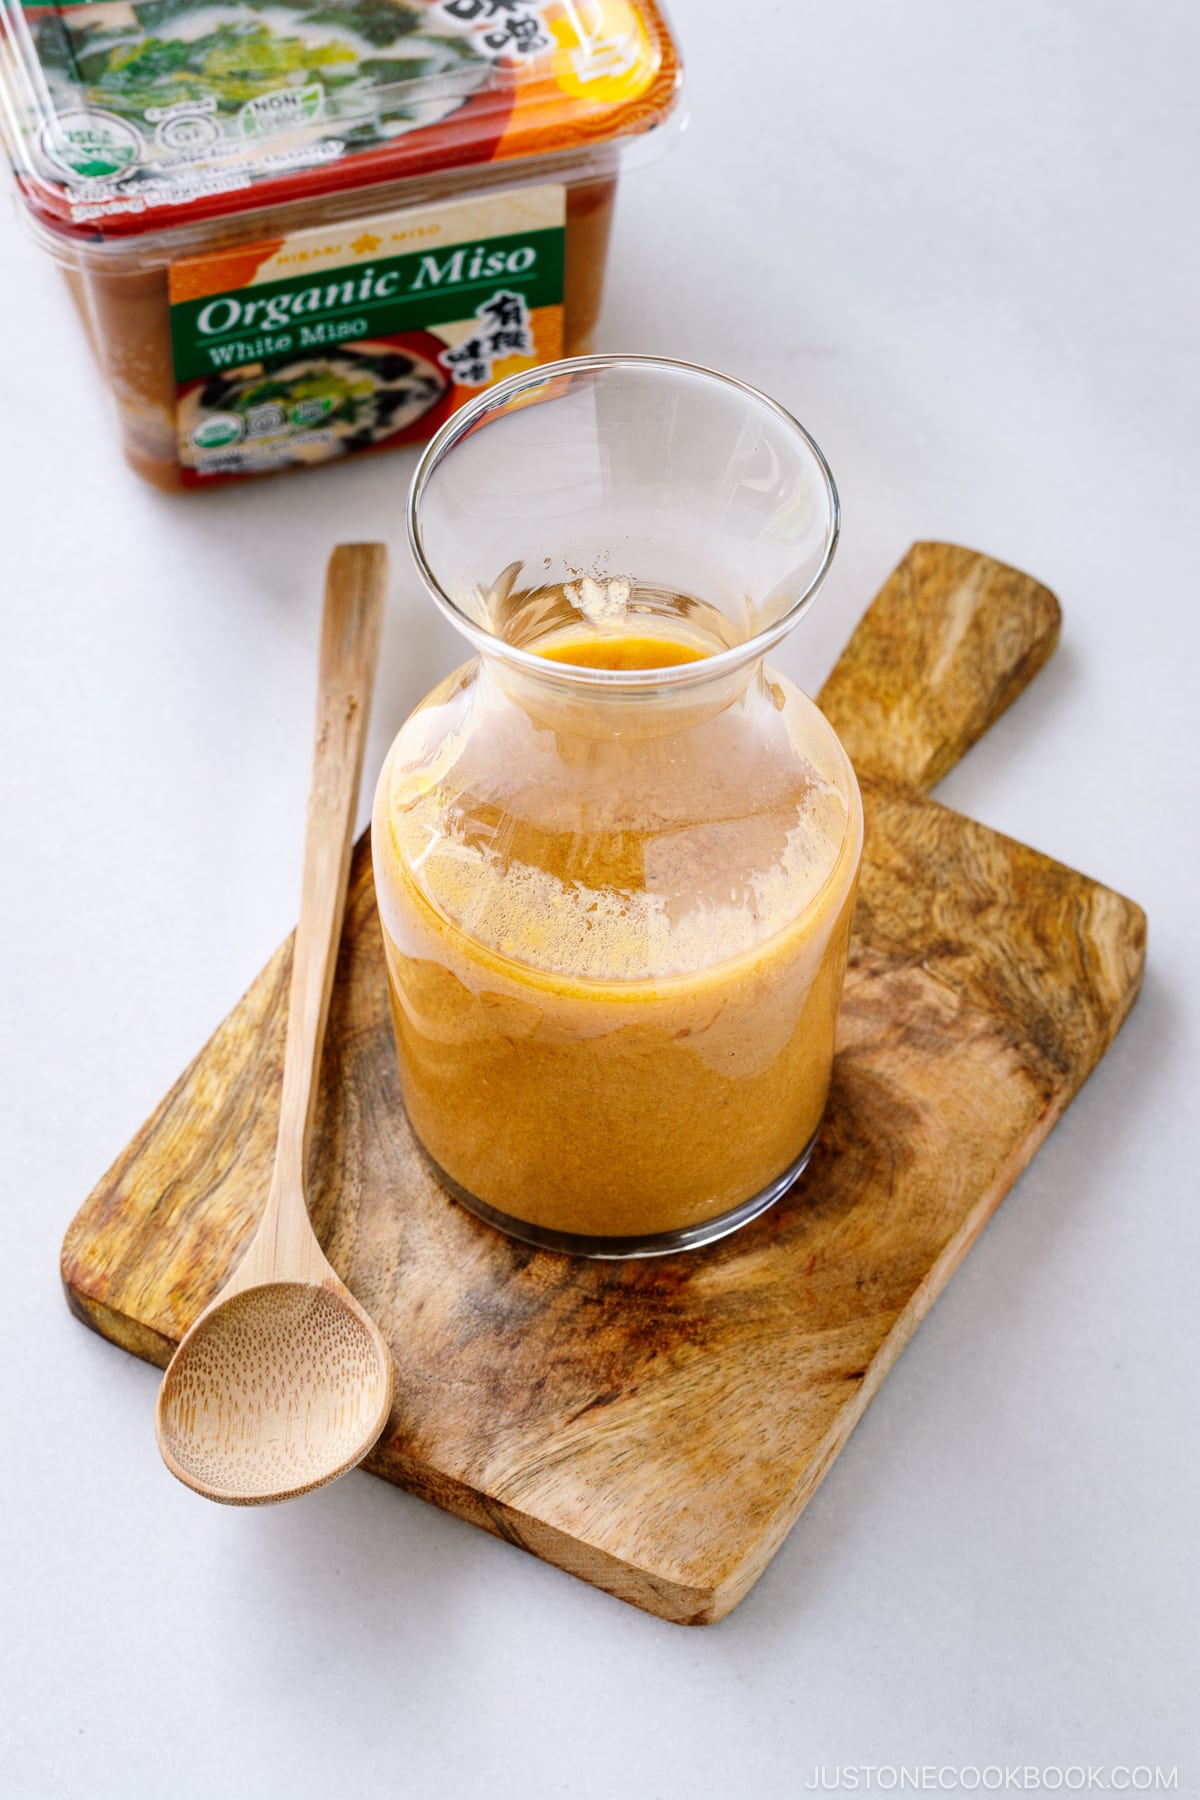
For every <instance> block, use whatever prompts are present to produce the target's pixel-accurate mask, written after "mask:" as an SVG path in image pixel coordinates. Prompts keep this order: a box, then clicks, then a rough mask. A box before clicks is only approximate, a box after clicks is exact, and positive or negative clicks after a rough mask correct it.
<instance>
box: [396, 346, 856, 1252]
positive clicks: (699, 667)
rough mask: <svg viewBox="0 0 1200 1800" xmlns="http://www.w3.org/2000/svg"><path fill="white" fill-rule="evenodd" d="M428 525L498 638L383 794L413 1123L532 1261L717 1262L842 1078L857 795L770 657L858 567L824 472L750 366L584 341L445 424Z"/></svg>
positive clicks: (449, 688) (815, 1125)
mask: <svg viewBox="0 0 1200 1800" xmlns="http://www.w3.org/2000/svg"><path fill="white" fill-rule="evenodd" d="M409 529H410V536H411V541H412V547H413V551H414V554H415V557H416V560H417V564H418V567H419V569H420V572H421V575H422V578H423V580H424V582H425V584H426V586H427V587H428V588H429V591H430V593H431V594H432V596H433V598H434V599H435V601H436V602H437V603H438V605H439V606H440V607H441V608H442V610H443V612H445V613H446V615H447V616H448V617H449V619H450V620H451V622H452V623H453V624H454V625H455V626H456V627H457V628H458V629H459V631H461V632H462V634H463V635H464V636H465V637H466V638H467V639H468V641H469V642H470V643H471V645H472V647H473V648H474V650H475V652H476V654H475V657H474V659H473V660H472V661H471V662H469V663H467V664H466V665H465V666H464V667H463V668H460V669H458V670H457V671H456V672H455V673H454V674H452V675H450V676H448V677H447V679H446V680H445V681H443V682H442V683H441V684H440V686H438V687H437V688H435V689H434V691H433V692H432V693H431V694H430V695H429V696H428V698H427V699H426V700H425V701H423V702H422V704H421V705H420V706H419V707H418V708H417V710H416V711H415V712H414V713H413V714H412V716H411V717H410V718H409V720H408V721H407V723H406V724H405V725H404V727H403V728H402V730H401V731H400V734H399V736H398V737H397V738H396V741H395V743H394V744H393V746H392V748H391V750H390V752H389V754H388V757H387V760H386V762H385V765H384V768H383V772H382V774H381V776H380V780H379V786H378V791H377V794H376V800H375V811H374V821H373V846H374V867H375V885H376V890H377V894H378V901H379V911H380V917H381V921H382V925H383V935H384V944H385V948H386V954H387V968H388V978H389V984H390V988H391V997H392V1011H393V1018H394V1022H395V1030H396V1041H397V1047H398V1051H399V1058H400V1072H401V1083H402V1090H403V1094H404V1100H405V1105H406V1106H407V1109H408V1113H409V1117H410V1119H411V1122H412V1126H413V1129H414V1131H415V1133H416V1135H417V1137H418V1139H419V1140H420V1142H421V1144H422V1145H423V1147H424V1149H425V1151H426V1153H427V1155H428V1156H429V1157H430V1159H431V1160H432V1162H433V1164H434V1165H435V1167H436V1169H437V1172H438V1174H439V1175H440V1177H441V1178H442V1180H443V1181H444V1182H445V1183H446V1185H447V1186H448V1187H449V1188H450V1189H451V1191H452V1192H453V1193H454V1194H456V1195H457V1196H458V1198H459V1199H461V1200H462V1201H463V1203H464V1204H465V1205H467V1206H468V1207H470V1208H471V1209H472V1210H473V1211H474V1212H476V1213H478V1214H479V1215H480V1216H481V1217H483V1218H484V1219H487V1220H488V1221H490V1222H491V1223H492V1224H494V1225H498V1226H500V1227H502V1228H503V1229H504V1230H506V1231H509V1232H511V1233H513V1234H514V1235H516V1236H518V1237H521V1238H524V1239H527V1240H529V1241H530V1242H533V1243H535V1244H539V1245H542V1246H545V1247H549V1248H553V1249H561V1250H571V1251H576V1252H580V1253H583V1254H585V1255H593V1256H624V1255H645V1254H650V1253H655V1252H659V1251H669V1250H679V1249H684V1248H689V1247H691V1246H694V1245H698V1244H703V1243H707V1242H709V1241H711V1240H712V1239H714V1238H717V1237H720V1236H722V1235H723V1234H725V1233H726V1232H728V1231H732V1230H734V1229H735V1228H736V1227H737V1226H739V1225H741V1224H743V1223H745V1222H746V1221H747V1220H749V1219H751V1218H753V1217H754V1216H755V1215H756V1214H757V1213H759V1212H761V1211H762V1210H763V1209H764V1208H765V1207H767V1206H769V1205H770V1204H771V1203H772V1202H773V1201H774V1200H776V1199H777V1198H778V1197H779V1196H780V1195H781V1194H782V1193H783V1192H784V1191H785V1190H786V1189H787V1187H788V1186H789V1185H790V1183H791V1182H792V1181H793V1180H794V1179H795V1177H796V1175H797V1174H798V1173H799V1171H800V1170H801V1169H802V1168H803V1166H804V1164H805V1162H806V1160H807V1159H808V1157H809V1155H810V1153H811V1151H812V1148H813V1144H814V1142H815V1140H816V1136H817V1132H818V1129H819V1126H820V1122H821V1116H822V1113H823V1111H824V1107H825V1102H826V1097H827V1095H828V1091H829V1082H830V1072H831V1066H832V1060H833V1044H834V1028H835V1022H836V1018H837V1011H838V1005H839V1000H840V996H841V989H842V978H843V973H844V970H845V963H846V952H847V946H848V942H849V936H850V923H851V916H852V913H853V908H854V896H855V887H856V882H857V877H858V867H859V861H860V857H861V850H862V806H861V802H860V799H859V793H858V787H857V783H856V781H855V778H854V773H853V770H852V769H851V767H850V763H849V760H848V759H847V756H846V754H845V752H844V750H843V749H842V747H841V745H840V743H839V742H838V739H837V738H836V736H835V735H834V732H833V730H832V729H831V727H830V726H829V725H828V724H827V722H826V721H825V719H824V718H823V717H822V715H821V713H820V712H819V711H818V710H817V708H816V707H815V706H814V705H813V703H812V702H811V701H810V700H808V699H807V698H806V697H805V696H804V695H803V694H802V693H801V692H800V691H799V690H798V689H797V688H796V687H795V686H793V684H792V683H791V682H790V681H788V680H786V679H785V678H784V677H783V676H781V675H779V674H778V673H777V672H775V671H774V670H772V669H771V668H770V667H769V666H768V665H767V664H766V662H765V661H764V657H765V655H766V653H767V652H768V651H769V650H770V649H771V647H772V646H773V645H775V644H776V643H778V641H779V640H780V638H781V637H782V636H783V635H784V633H785V632H786V631H787V630H789V628H790V627H791V626H792V625H793V624H794V623H795V621H796V620H797V619H798V618H799V616H800V614H801V613H802V612H804V611H805V609H806V608H807V607H808V606H809V604H810V603H811V601H812V599H813V597H814V595H815V594H816V591H817V589H818V587H819V586H820V584H821V582H822V580H823V579H824V577H825V574H826V572H827V570H828V568H829V564H830V561H831V558H832V556H833V551H834V547H835V544H836V541H837V529H838V508H837V494H836V490H835V488H834V484H833V480H832V477H831V475H830V472H829V469H828V466H827V465H826V463H825V460H824V458H823V456H822V455H821V452H820V451H819V449H818V448H817V446H816V445H815V444H814V443H813V441H812V439H811V438H810V437H809V436H808V434H807V432H805V431H804V430H803V429H802V427H801V426H799V425H798V424H797V423H796V421H795V420H794V419H792V418H791V417H790V416H789V415H788V414H787V413H785V412H784V411H783V409H782V408H781V407H779V406H777V405H776V404H775V403H774V402H773V401H771V400H769V399H767V398H766V397H765V396H764V395H762V394H760V393H757V392H756V391H755V390H754V389H752V388H748V387H746V386H744V385H743V384H742V383H740V382H737V381H734V380H731V379H729V378H727V377H724V376H721V375H717V374H714V373H712V372H710V371H708V370H705V369H699V368H694V367H691V366H688V365H686V364H682V363H672V362H663V361H658V360H656V359H653V358H649V357H581V358H578V359H575V360H573V361H570V362H564V363H557V364H552V365H550V366H549V367H548V368H545V369H541V370H538V371H535V372H532V373H529V374H526V375H521V376H518V377H514V378H513V379H512V380H510V381H506V382H503V383H501V384H500V385H499V386H498V387H496V388H494V389H492V390H491V391H490V392H489V393H487V394H485V395H483V396H481V397H480V398H479V399H478V400H477V401H475V402H473V403H472V404H470V405H468V406H467V407H465V408H464V409H463V410H462V411H461V412H459V413H458V414H457V415H456V416H455V417H454V418H453V419H451V420H450V421H449V422H448V424H447V425H446V426H445V427H444V428H443V429H442V430H441V431H440V432H439V434H438V435H437V437H435V438H434V440H433V441H432V443H431V444H430V446H429V448H428V450H427V451H426V453H425V455H424V457H423V459H422V461H421V463H420V466H419V467H418V469H417V473H416V476H415V478H414V482H413V488H412V493H411V496H410V502H409Z"/></svg>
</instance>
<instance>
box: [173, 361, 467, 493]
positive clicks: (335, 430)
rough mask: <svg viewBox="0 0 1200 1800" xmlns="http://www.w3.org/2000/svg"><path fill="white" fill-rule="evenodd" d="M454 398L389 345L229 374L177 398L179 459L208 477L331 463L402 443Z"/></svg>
mask: <svg viewBox="0 0 1200 1800" xmlns="http://www.w3.org/2000/svg"><path fill="white" fill-rule="evenodd" d="M450 392H451V383H450V381H449V379H448V377H447V376H446V374H445V373H444V372H443V371H442V370H441V369H439V368H438V366H437V364H436V363H435V362H434V361H432V360H431V358H430V357H428V356H424V355H421V354H420V353H419V352H417V351H416V350H415V349H411V348H410V349H402V348H400V347H399V346H398V345H396V344H393V343H387V342H385V341H381V342H364V343H358V344H347V345H345V346H343V347H342V348H341V349H339V350H336V351H328V352H325V353H323V354H322V355H321V356H320V357H311V356H306V357H296V358H293V359H292V360H290V361H287V362H284V363H281V364H279V365H277V366H274V367H269V368H263V367H261V366H260V367H259V368H258V369H257V370H247V369H244V368H243V369H240V370H237V371H235V372H233V373H225V372H223V371H222V372H219V373H216V374H213V375H210V376H208V377H206V379H205V380H203V381H201V382H198V383H196V384H195V385H194V386H193V387H191V388H189V389H188V390H187V391H186V392H185V393H183V394H181V396H180V400H179V421H178V423H179V436H180V452H181V458H182V460H184V462H185V463H186V464H187V465H190V466H191V467H192V468H194V469H195V470H196V471H197V472H198V473H199V474H201V475H204V474H212V475H231V474H243V475H244V474H253V473H256V472H261V473H266V472H268V471H269V470H276V469H286V468H297V467H300V466H302V465H305V464H308V463H313V462H324V461H327V460H328V459H329V458H330V457H335V456H347V455H349V454H350V453H351V452H352V451H355V450H368V449H371V448H372V447H373V446H374V445H376V444H379V443H382V442H384V441H385V440H386V439H389V438H394V437H396V436H397V435H398V434H399V433H401V432H404V431H405V430H407V429H408V428H409V427H410V426H413V425H415V424H416V422H417V421H418V420H420V419H424V418H425V416H426V415H427V414H428V413H429V412H430V411H432V409H433V408H435V407H437V406H438V405H439V404H440V403H441V402H442V401H444V400H446V399H447V397H448V396H449V394H450Z"/></svg>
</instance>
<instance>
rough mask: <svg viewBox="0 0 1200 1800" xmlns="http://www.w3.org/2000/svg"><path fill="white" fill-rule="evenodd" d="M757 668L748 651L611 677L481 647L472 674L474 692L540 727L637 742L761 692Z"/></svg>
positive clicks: (683, 727)
mask: <svg viewBox="0 0 1200 1800" xmlns="http://www.w3.org/2000/svg"><path fill="white" fill-rule="evenodd" d="M763 668H764V665H763V657H762V656H761V655H753V654H752V655H750V656H748V657H747V659H746V660H745V661H744V662H738V663H735V664H734V665H732V666H729V665H726V666H723V667H722V668H720V669H717V670H714V671H713V672H712V673H707V672H706V671H705V664H704V660H701V661H699V662H694V663H689V664H687V665H686V675H684V674H682V672H681V669H680V668H679V666H675V667H673V668H672V670H671V671H670V676H671V678H670V679H669V680H662V679H659V680H657V681H656V680H655V671H654V670H647V671H645V678H644V679H639V680H638V681H636V682H619V683H618V682H614V681H611V680H605V679H603V672H601V671H596V672H595V678H593V673H592V671H590V670H589V671H584V670H580V669H577V668H571V669H570V670H569V671H568V670H566V669H564V668H563V666H562V665H561V664H557V663H555V662H552V661H550V660H549V659H546V660H545V665H544V671H543V669H540V668H531V667H530V666H529V665H528V663H517V662H514V661H513V660H511V659H510V658H508V657H506V656H505V655H504V654H503V653H502V652H493V651H487V650H483V651H481V652H480V654H479V657H478V680H479V682H480V684H481V690H482V697H484V698H495V699H497V700H500V701H504V702H508V703H510V704H514V705H516V706H519V707H520V708H521V710H522V712H524V713H526V714H527V715H528V716H529V718H530V720H531V721H532V722H533V723H534V724H535V725H537V726H539V727H541V728H542V729H545V730H551V731H555V732H558V733H559V734H560V735H567V736H576V737H582V738H603V739H609V740H612V739H622V740H627V741H629V742H644V741H645V740H647V739H649V738H659V737H669V736H672V735H675V734H678V733H681V732H686V731H691V730H693V729H695V727H696V726H698V725H703V724H704V723H705V722H706V721H707V720H709V719H712V718H715V717H716V715H717V714H718V713H722V712H724V711H725V710H726V709H727V708H728V707H730V706H732V705H734V704H735V703H737V702H744V701H746V700H747V699H749V698H750V697H751V696H753V695H754V694H755V693H756V692H757V691H759V690H762V691H763V692H764V694H767V693H769V682H768V681H766V680H764V675H763Z"/></svg>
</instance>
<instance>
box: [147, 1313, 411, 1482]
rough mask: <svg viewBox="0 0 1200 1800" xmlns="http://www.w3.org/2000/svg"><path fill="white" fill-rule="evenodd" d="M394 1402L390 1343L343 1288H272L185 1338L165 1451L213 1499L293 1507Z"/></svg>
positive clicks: (178, 1471) (354, 1454)
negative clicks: (290, 1503)
mask: <svg viewBox="0 0 1200 1800" xmlns="http://www.w3.org/2000/svg"><path fill="white" fill-rule="evenodd" d="M335 1280H336V1278H335ZM339 1289H340V1292H339V1291H338V1290H339ZM391 1401H392V1359H391V1355H390V1353H389V1352H388V1348H387V1345H386V1344H385V1343H384V1342H383V1341H382V1339H381V1338H380V1335H379V1332H378V1331H377V1330H376V1328H375V1327H374V1325H372V1323H371V1321H370V1320H369V1319H368V1318H367V1317H366V1315H365V1314H364V1313H363V1312H362V1309H361V1308H360V1307H359V1306H358V1305H357V1303H356V1302H355V1301H354V1299H353V1297H352V1296H351V1295H350V1294H349V1293H348V1292H347V1291H346V1290H345V1289H344V1288H342V1286H341V1283H340V1282H338V1283H337V1287H336V1288H331V1287H328V1286H319V1287H314V1286H312V1285H311V1284H309V1283H308V1282H301V1281H272V1282H267V1283H265V1284H264V1285H262V1286H260V1287H252V1288H247V1289H245V1290H244V1291H243V1292H241V1293H237V1294H231V1295H229V1296H228V1297H227V1298H220V1299H218V1301H217V1303H216V1305H215V1306H213V1307H212V1308H210V1309H209V1310H208V1311H207V1312H206V1313H205V1314H204V1316H203V1317H202V1318H201V1319H199V1320H197V1322H196V1324H195V1325H194V1326H193V1328H192V1330H191V1331H189V1333H188V1335H187V1338H186V1339H185V1341H184V1343H183V1344H181V1345H180V1348H179V1351H178V1353H177V1354H176V1356H175V1357H174V1359H173V1361H172V1363H171V1366H170V1369H169V1370H168V1372H167V1375H166V1378H165V1380H164V1381H163V1384H162V1388H161V1390H160V1393H159V1399H158V1442H159V1448H160V1449H161V1451H162V1454H163V1458H164V1460H165V1462H166V1464H167V1467H168V1468H169V1469H170V1470H171V1473H172V1474H173V1475H177V1476H178V1477H179V1479H180V1481H183V1482H186V1483H187V1485H188V1486H189V1487H192V1488H196V1489H198V1490H199V1491H200V1492H202V1493H204V1494H206V1495H207V1496H208V1497H209V1498H210V1499H213V1500H223V1501H225V1502H226V1503H227V1504H229V1505H231V1506H248V1505H258V1504H264V1503H266V1502H268V1501H272V1500H287V1499H291V1498H293V1497H294V1496H296V1495H298V1494H307V1493H309V1492H311V1490H312V1489H313V1488H316V1487H321V1486H323V1484H324V1483H325V1482H327V1481H336V1480H337V1478H338V1476H339V1475H344V1474H345V1473H346V1471H347V1469H352V1468H353V1467H354V1465H355V1464H356V1463H357V1462H358V1461H359V1460H360V1459H361V1457H362V1455H363V1446H364V1444H366V1445H370V1444H373V1443H374V1442H375V1439H376V1438H377V1437H378V1436H379V1433H380V1432H381V1431H382V1430H383V1427H384V1425H385V1424H386V1422H387V1416H388V1412H389V1410H390V1408H391Z"/></svg>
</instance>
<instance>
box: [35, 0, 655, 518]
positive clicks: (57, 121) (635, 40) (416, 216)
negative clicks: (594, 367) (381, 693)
mask: <svg viewBox="0 0 1200 1800" xmlns="http://www.w3.org/2000/svg"><path fill="white" fill-rule="evenodd" d="M0 18H2V20H3V33H2V35H0V102H2V108H3V115H4V127H5V137H6V141H7V145H8V149H9V153H10V156H11V158H12V162H13V166H14V170H15V173H16V178H17V184H18V188H19V193H20V198H21V201H22V202H23V209H24V212H25V215H26V217H27V219H28V222H29V224H30V226H31V228H32V230H33V232H34V234H35V236H36V237H37V240H38V241H39V242H40V243H41V244H42V245H43V247H44V248H45V249H46V250H48V251H49V252H50V254H51V255H52V256H54V258H55V259H56V261H57V262H58V263H59V264H60V265H61V266H62V268H63V269H64V271H65V272H66V276H67V279H68V281H69V283H70V285H71V289H72V292H73V294H74V296H75V299H76V302H77V304H78V308H79V311H80V314H81V315H82V318H83V322H84V325H85V327H86V329H87V332H88V336H89V338H90V340H91V343H92V348H93V350H94V352H95V356H96V360H97V363H98V365H99V367H100V371H101V373H102V375H103V377H104V379H105V381H106V383H107V385H108V387H109V389H110V391H111V393H112V395H113V398H114V400H115V402H116V407H117V413H118V418H119V422H120V429H121V436H122V441H123V445H124V450H125V455H126V457H127V458H128V460H129V462H130V463H131V464H132V466H133V467H134V468H135V469H136V470H137V472H138V473H139V474H140V475H143V476H144V477H145V478H146V479H147V480H148V481H150V482H152V483H153V484H154V485H155V486H156V487H160V488H166V489H175V488H178V487H181V486H182V487H196V486H204V485H208V484H210V483H213V482H220V481H228V480H231V479H240V478H242V477H246V476H257V475H261V474H266V473H272V472H275V471H279V470H284V469H295V468H298V467H303V466H307V465H311V464H314V463H321V462H325V461H329V460H331V459H334V458H340V457H343V456H346V455H349V454H353V453H357V452H362V451H374V450H380V449H385V448H392V447H394V446H397V445H401V444H405V443H409V442H412V441H414V440H419V439H421V438H424V437H426V436H428V435H429V434H430V433H431V432H432V431H433V430H434V429H436V428H437V427H438V426H439V425H440V424H441V423H442V422H443V421H444V419H445V418H446V417H447V416H448V415H449V414H450V413H451V412H452V411H453V410H454V409H455V408H456V407H457V406H458V405H460V404H461V403H462V402H463V401H464V400H466V399H467V398H469V397H471V396H472V395H474V394H476V393H478V392H479V391H480V390H481V389H482V388H483V387H486V386H488V385H489V384H490V383H491V382H492V381H493V380H497V379H500V378H501V377H503V376H506V375H509V374H512V373H515V372H518V371H520V370H522V369H526V368H529V367H531V366H533V365H535V364H537V363H540V362H544V361H547V360H551V359H553V358H556V357H559V356H561V355H563V354H564V353H571V352H575V351H579V350H582V349H586V348H587V347H588V344H589V340H590V337H591V333H592V330H593V328H594V326H595V322H596V316H597V313H598V311H599V306H600V298H601V292H602V287H603V280H604V267H605V261H606V256H607V246H608V234H609V225H610V222H611V218H612V207H613V198H614V193H615V187H616V179H617V173H618V169H619V168H620V167H621V166H622V165H623V164H624V163H625V162H627V161H628V159H629V156H630V153H631V152H632V151H633V150H634V148H635V147H636V146H639V145H641V144H644V143H646V142H647V134H651V133H653V134H655V141H656V142H661V141H662V139H661V134H659V133H658V132H657V128H658V127H659V126H661V125H662V124H664V123H665V122H666V121H667V120H668V118H670V117H672V115H675V116H677V109H676V101H677V98H678V92H679V85H680V65H679V60H678V57H677V54H676V51H675V48H674V45H673V42H672V39H671V35H670V32H669V29H668V27H667V25H666V23H665V21H664V18H663V15H662V12H661V10H660V9H659V8H658V7H657V6H656V5H655V4H654V0H551V3H544V0H111V3H110V0H63V3H61V4H59V5H57V6H37V5H27V4H23V3H22V0H0Z"/></svg>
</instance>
